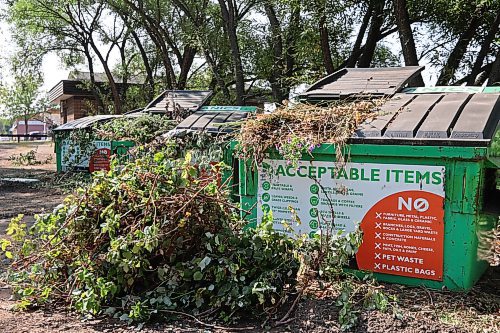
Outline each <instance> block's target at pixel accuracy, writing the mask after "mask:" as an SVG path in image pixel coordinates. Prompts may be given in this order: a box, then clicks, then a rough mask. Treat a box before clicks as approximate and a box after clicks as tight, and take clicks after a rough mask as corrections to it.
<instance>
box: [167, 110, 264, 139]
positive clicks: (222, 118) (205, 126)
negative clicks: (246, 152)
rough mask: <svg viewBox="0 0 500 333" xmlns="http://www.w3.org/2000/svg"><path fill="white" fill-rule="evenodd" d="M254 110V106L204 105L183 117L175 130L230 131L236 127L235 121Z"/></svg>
mask: <svg viewBox="0 0 500 333" xmlns="http://www.w3.org/2000/svg"><path fill="white" fill-rule="evenodd" d="M256 111H257V108H256V107H254V106H206V107H202V108H201V109H200V110H199V111H197V112H195V113H193V114H192V115H190V116H189V117H187V118H186V119H184V120H183V121H182V122H181V123H180V124H179V125H177V127H176V128H175V130H176V131H178V130H189V131H199V132H202V131H204V132H208V133H230V132H232V131H234V130H235V129H237V128H238V126H237V125H236V123H238V122H240V121H242V120H244V119H246V118H247V117H248V115H249V114H250V113H255V112H256Z"/></svg>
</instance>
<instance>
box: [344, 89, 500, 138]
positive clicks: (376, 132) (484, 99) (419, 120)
mask: <svg viewBox="0 0 500 333" xmlns="http://www.w3.org/2000/svg"><path fill="white" fill-rule="evenodd" d="M412 97H414V98H413V99H412ZM377 114H379V116H378V117H375V118H374V119H371V120H368V121H366V122H364V123H363V124H361V125H360V127H359V129H358V130H357V131H356V133H355V135H354V136H353V139H357V138H363V142H365V141H366V140H370V139H374V140H378V141H377V142H378V143H387V144H389V143H391V144H396V143H397V142H395V141H399V140H401V142H403V143H405V144H423V143H425V144H437V143H439V144H442V145H453V144H457V143H458V142H461V144H460V145H463V144H481V145H484V144H488V143H489V142H490V141H491V139H492V137H493V135H494V132H495V130H496V128H497V126H498V123H499V120H500V94H491V93H490V94H482V93H479V94H468V93H442V94H437V93H433V94H417V95H415V94H398V95H396V96H395V97H394V98H393V99H391V100H388V101H387V102H386V103H385V104H384V105H383V106H382V107H381V108H380V111H378V112H377ZM409 139H411V140H409ZM380 140H382V141H380Z"/></svg>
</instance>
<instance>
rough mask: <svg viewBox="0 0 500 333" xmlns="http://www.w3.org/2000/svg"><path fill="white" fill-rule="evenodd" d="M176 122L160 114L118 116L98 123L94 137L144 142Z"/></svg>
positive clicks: (137, 142)
mask: <svg viewBox="0 0 500 333" xmlns="http://www.w3.org/2000/svg"><path fill="white" fill-rule="evenodd" d="M176 125H177V123H176V122H175V121H173V120H171V119H169V118H168V117H163V116H161V115H150V114H143V115H140V116H137V117H120V118H114V119H112V120H110V121H107V122H104V123H101V124H98V125H97V126H96V128H95V131H96V134H95V135H96V137H98V138H100V139H101V140H116V141H118V140H130V141H133V142H135V143H136V144H138V145H140V144H146V143H149V142H151V141H153V140H154V139H155V138H157V137H158V136H160V135H162V134H165V133H167V132H168V131H170V130H171V129H173V128H174V127H175V126H176Z"/></svg>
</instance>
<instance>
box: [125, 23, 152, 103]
mask: <svg viewBox="0 0 500 333" xmlns="http://www.w3.org/2000/svg"><path fill="white" fill-rule="evenodd" d="M130 33H131V34H132V37H133V38H134V41H135V45H137V48H138V49H139V53H140V54H141V58H142V63H143V64H144V69H145V70H146V82H148V84H149V91H148V92H147V95H148V99H149V100H152V99H153V98H154V94H155V81H154V77H153V70H152V69H151V64H150V63H149V58H148V54H147V53H146V50H145V49H144V46H143V45H142V42H141V40H140V38H139V36H138V35H137V33H136V32H135V31H134V30H133V29H132V28H131V29H130Z"/></svg>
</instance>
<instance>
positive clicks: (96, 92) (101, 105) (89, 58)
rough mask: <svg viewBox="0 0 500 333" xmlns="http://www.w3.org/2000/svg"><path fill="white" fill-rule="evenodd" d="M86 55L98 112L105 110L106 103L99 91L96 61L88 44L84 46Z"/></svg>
mask: <svg viewBox="0 0 500 333" xmlns="http://www.w3.org/2000/svg"><path fill="white" fill-rule="evenodd" d="M84 53H85V57H86V58H87V62H88V65H89V76H90V85H91V87H90V89H91V90H92V95H93V96H94V99H95V101H96V103H97V110H96V112H97V113H101V112H104V103H103V100H102V98H101V94H100V91H99V87H98V86H97V84H96V82H95V71H94V61H93V60H92V56H91V55H90V50H89V49H88V47H87V46H84Z"/></svg>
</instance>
